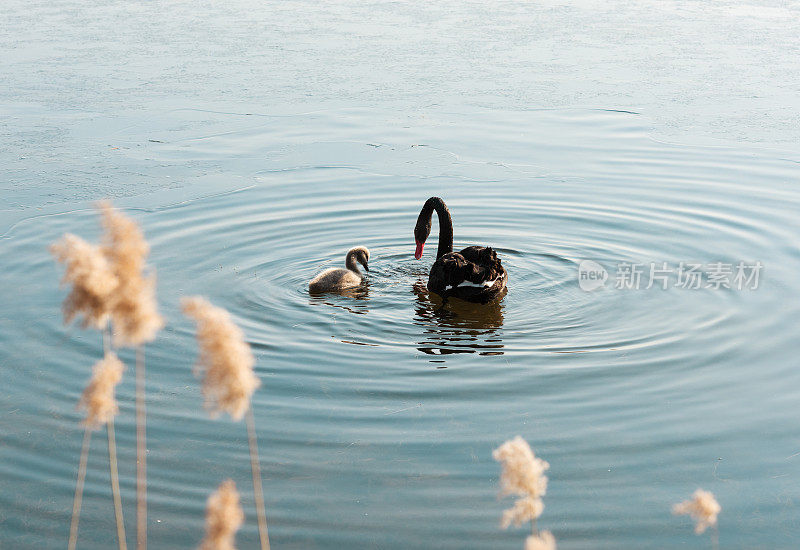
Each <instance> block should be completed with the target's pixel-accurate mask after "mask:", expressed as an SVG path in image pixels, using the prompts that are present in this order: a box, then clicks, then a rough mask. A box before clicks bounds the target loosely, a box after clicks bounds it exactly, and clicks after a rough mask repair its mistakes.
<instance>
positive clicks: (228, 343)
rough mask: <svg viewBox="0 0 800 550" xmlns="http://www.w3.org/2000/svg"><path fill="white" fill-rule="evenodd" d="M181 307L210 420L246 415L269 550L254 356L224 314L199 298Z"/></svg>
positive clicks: (265, 547) (264, 549) (256, 490)
mask: <svg viewBox="0 0 800 550" xmlns="http://www.w3.org/2000/svg"><path fill="white" fill-rule="evenodd" d="M181 303H182V305H183V313H184V314H185V315H186V316H188V317H191V318H192V319H194V320H195V322H196V323H197V342H198V343H199V344H200V357H199V358H198V360H197V368H198V373H199V374H203V395H204V396H205V399H206V407H207V408H208V409H209V410H210V411H211V415H212V416H217V415H219V414H220V413H222V412H226V413H228V414H229V415H230V416H231V418H233V419H234V420H240V419H241V418H242V416H244V415H245V413H247V422H246V424H247V438H248V443H249V445H250V468H251V470H252V473H253V493H254V496H255V501H256V515H257V517H258V532H259V537H260V539H261V548H262V550H269V533H268V532H267V513H266V509H265V507H264V494H263V488H262V482H261V468H260V466H259V460H258V441H257V440H256V427H255V417H254V416H253V409H252V407H251V406H250V397H251V396H252V395H253V392H254V391H255V390H256V388H258V386H259V385H260V384H261V382H260V381H259V380H258V378H257V377H256V375H255V374H254V373H253V365H254V364H255V359H254V358H253V352H252V351H251V350H250V346H249V345H248V344H247V342H245V340H244V334H243V333H242V331H241V330H240V329H239V327H237V326H236V325H235V324H234V323H233V321H232V320H231V316H230V314H229V313H228V312H227V311H225V310H224V309H222V308H219V307H216V306H214V305H212V304H211V303H210V302H209V301H208V300H206V299H205V298H201V297H200V296H194V297H191V298H184V299H183V300H182V301H181Z"/></svg>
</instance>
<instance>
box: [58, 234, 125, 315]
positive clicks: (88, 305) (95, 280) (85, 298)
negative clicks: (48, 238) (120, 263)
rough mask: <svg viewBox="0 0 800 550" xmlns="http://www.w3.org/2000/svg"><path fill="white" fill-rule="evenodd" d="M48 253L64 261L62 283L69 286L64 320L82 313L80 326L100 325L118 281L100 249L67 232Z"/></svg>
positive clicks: (108, 309)
mask: <svg viewBox="0 0 800 550" xmlns="http://www.w3.org/2000/svg"><path fill="white" fill-rule="evenodd" d="M50 252H51V253H52V254H53V256H54V257H55V259H56V261H58V262H59V263H63V264H64V277H63V278H62V280H61V282H62V284H71V285H72V290H71V291H70V293H69V294H68V295H67V297H66V299H65V300H64V304H63V306H62V309H63V311H64V323H65V324H69V323H71V322H72V320H73V319H74V318H75V317H76V316H78V315H82V316H83V322H82V325H83V328H87V327H90V326H91V327H94V328H98V329H99V328H102V327H103V326H104V325H105V324H106V321H107V319H108V315H109V313H110V311H111V299H112V293H113V292H114V291H115V290H116V289H117V286H118V284H119V281H118V280H117V277H116V275H115V274H114V271H113V270H112V267H111V264H110V262H109V261H108V258H106V256H105V255H104V254H103V250H102V249H101V248H100V247H98V246H95V245H93V244H91V243H88V242H86V241H84V240H83V239H81V238H80V237H78V236H76V235H72V234H71V233H66V234H65V235H64V236H63V237H61V240H59V241H58V242H56V243H53V244H52V245H51V246H50Z"/></svg>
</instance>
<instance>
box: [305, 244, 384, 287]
mask: <svg viewBox="0 0 800 550" xmlns="http://www.w3.org/2000/svg"><path fill="white" fill-rule="evenodd" d="M359 263H360V264H361V265H363V266H364V269H366V270H367V271H369V250H367V247H365V246H357V247H355V248H351V249H350V250H349V251H348V252H347V256H346V257H345V261H344V264H345V265H346V266H347V269H342V268H339V267H332V268H330V269H326V270H325V271H323V272H322V273H320V274H318V275H317V276H316V277H314V278H313V279H311V282H310V283H308V290H309V292H336V291H338V290H344V289H347V288H353V287H357V286H358V285H360V284H361V281H362V280H363V278H364V276H363V275H362V274H361V271H359V269H358V264H359Z"/></svg>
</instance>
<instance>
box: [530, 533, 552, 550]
mask: <svg viewBox="0 0 800 550" xmlns="http://www.w3.org/2000/svg"><path fill="white" fill-rule="evenodd" d="M525 550H556V538H555V537H554V536H553V534H552V533H551V532H550V531H542V532H540V533H539V534H538V535H529V536H528V538H527V539H526V540H525Z"/></svg>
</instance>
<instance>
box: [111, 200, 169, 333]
mask: <svg viewBox="0 0 800 550" xmlns="http://www.w3.org/2000/svg"><path fill="white" fill-rule="evenodd" d="M97 207H98V209H99V210H100V213H101V214H102V218H103V229H104V234H103V252H104V254H105V255H106V257H107V258H108V260H109V262H110V264H111V268H112V269H113V272H114V275H115V276H116V277H117V280H118V283H119V284H118V287H117V289H116V291H115V292H114V293H113V299H112V303H111V318H112V321H113V326H114V342H115V343H116V344H117V345H119V346H137V345H140V344H143V343H145V342H150V341H152V340H153V339H154V338H155V335H156V333H157V332H158V331H159V330H160V329H161V328H162V327H163V326H164V320H163V319H162V318H161V316H160V315H159V313H158V306H157V304H156V298H155V287H156V281H155V277H154V276H153V275H150V276H146V275H145V267H146V261H147V255H148V254H149V253H150V246H149V245H148V244H147V241H145V239H144V235H143V234H142V230H141V229H140V228H139V226H138V225H137V224H136V222H135V221H133V220H131V219H130V218H128V217H127V216H125V215H123V214H121V213H120V212H118V211H117V210H115V209H114V208H112V206H111V204H110V203H109V202H107V201H103V202H100V203H98V205H97Z"/></svg>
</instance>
